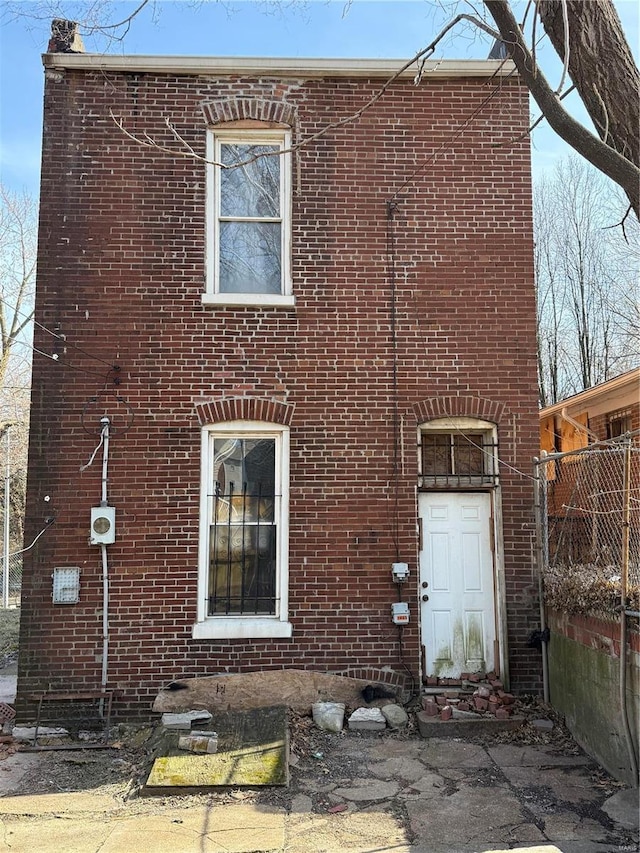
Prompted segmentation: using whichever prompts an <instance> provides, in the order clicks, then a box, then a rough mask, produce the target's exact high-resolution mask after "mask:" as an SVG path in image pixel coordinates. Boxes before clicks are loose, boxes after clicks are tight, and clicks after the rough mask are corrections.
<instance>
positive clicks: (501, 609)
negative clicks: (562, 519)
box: [415, 417, 510, 690]
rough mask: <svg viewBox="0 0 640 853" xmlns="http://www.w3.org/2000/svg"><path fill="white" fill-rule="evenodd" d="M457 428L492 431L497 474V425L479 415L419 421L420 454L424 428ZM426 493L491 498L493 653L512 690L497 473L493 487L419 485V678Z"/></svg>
mask: <svg viewBox="0 0 640 853" xmlns="http://www.w3.org/2000/svg"><path fill="white" fill-rule="evenodd" d="M456 430H482V431H483V432H486V433H487V434H488V435H489V434H490V435H491V437H492V438H493V444H494V446H495V448H496V456H495V459H494V465H495V471H496V473H497V470H498V468H497V462H498V460H497V446H498V443H497V438H498V435H497V432H498V431H497V425H496V424H495V423H491V422H489V421H484V420H481V419H479V418H469V417H459V418H457V417H456V418H453V417H448V418H438V419H436V420H432V421H428V422H427V423H423V424H420V425H419V426H418V432H417V435H418V440H417V445H418V455H420V448H421V436H422V433H423V432H425V431H427V432H428V431H440V432H442V431H456ZM418 472H419V474H420V475H421V474H422V471H421V462H420V460H419V463H418ZM424 492H446V493H451V492H456V493H459V492H488V493H489V495H490V497H491V508H490V511H491V518H492V520H493V524H492V529H491V530H490V533H491V538H492V551H493V588H494V608H495V614H494V617H495V630H496V641H497V644H498V654H497V655H496V656H494V657H495V658H496V661H495V662H496V663H497V664H498V666H499V668H500V669H499V671H500V680H501V681H502V682H503V684H504V685H505V688H506V689H507V690H508V689H509V680H510V674H509V649H508V644H507V636H508V635H507V605H506V602H507V599H506V582H505V566H504V535H503V529H504V528H503V516H502V489H501V486H500V480H499V478H498V477H497V476H496V477H495V481H494V485H492V486H490V487H487V486H485V487H476V488H474V487H473V485H472V484H470V485H469V486H468V487H467V488H442V486H440V487H437V486H434V487H429V486H428V485H424V482H423V483H422V484H421V486H420V487H416V490H415V511H416V557H415V559H416V563H415V565H416V567H417V570H416V599H417V612H418V618H417V621H418V637H419V649H420V660H419V670H420V681H421V682H422V683H423V679H424V678H425V677H426V673H425V672H424V662H425V657H424V655H423V652H422V649H423V643H422V638H423V633H422V613H421V610H422V609H421V606H420V605H421V592H422V590H421V587H420V569H419V567H420V524H421V519H420V510H419V506H418V500H419V495H420V494H422V493H424Z"/></svg>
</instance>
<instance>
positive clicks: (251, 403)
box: [194, 397, 294, 426]
mask: <svg viewBox="0 0 640 853" xmlns="http://www.w3.org/2000/svg"><path fill="white" fill-rule="evenodd" d="M194 406H195V410H196V414H197V416H198V421H199V422H200V426H207V425H209V424H218V423H224V422H225V421H265V422H266V423H271V424H282V425H283V426H289V424H290V423H291V419H292V417H293V409H294V407H293V405H292V404H291V403H284V402H283V401H282V400H276V399H275V398H273V397H210V398H207V399H205V400H195V401H194Z"/></svg>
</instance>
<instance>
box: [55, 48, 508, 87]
mask: <svg viewBox="0 0 640 853" xmlns="http://www.w3.org/2000/svg"><path fill="white" fill-rule="evenodd" d="M406 62H407V60H406V59H322V58H319V59H294V58H280V57H244V56H242V57H238V56H120V55H115V54H101V53H45V54H43V56H42V63H43V65H44V67H45V68H57V69H69V70H72V69H81V70H85V71H90V70H101V71H115V72H118V71H120V72H128V73H153V74H191V75H204V76H208V75H216V76H236V75H241V76H256V75H268V76H269V75H273V76H277V77H298V78H299V77H303V78H306V79H309V78H313V77H317V78H323V77H380V78H389V77H392V76H393V75H394V74H396V73H397V72H398V69H399V68H402V66H403V65H405V64H406ZM514 69H515V66H514V65H513V63H512V62H511V61H510V60H500V59H442V60H429V61H427V62H426V63H425V66H424V75H423V78H422V79H423V80H424V81H426V80H428V79H429V78H430V77H493V76H498V77H506V76H509V75H511V74H513V73H514ZM416 71H417V65H416V64H413V65H411V67H410V68H408V69H407V70H406V71H403V72H402V74H401V75H400V76H401V77H402V78H413V77H415V75H416Z"/></svg>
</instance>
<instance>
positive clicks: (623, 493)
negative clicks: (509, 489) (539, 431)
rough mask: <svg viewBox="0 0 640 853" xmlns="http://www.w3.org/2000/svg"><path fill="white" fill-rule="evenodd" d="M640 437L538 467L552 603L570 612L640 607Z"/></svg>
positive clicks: (548, 592)
mask: <svg viewBox="0 0 640 853" xmlns="http://www.w3.org/2000/svg"><path fill="white" fill-rule="evenodd" d="M639 440H640V436H638V435H634V436H631V437H630V436H626V437H624V438H623V439H621V440H619V441H616V442H613V441H610V442H602V443H599V444H593V445H590V446H589V447H585V448H584V449H582V450H575V451H570V452H568V453H554V454H550V455H549V456H544V457H542V458H541V459H540V460H537V461H536V475H537V483H538V523H539V532H540V549H541V563H542V573H543V578H544V589H545V600H546V603H547V604H548V605H550V606H551V607H553V608H554V609H556V610H560V611H563V612H568V613H593V612H605V613H613V612H615V611H616V610H617V609H618V610H619V608H620V605H621V603H622V595H623V594H624V595H625V599H626V601H625V603H626V606H627V607H628V608H631V609H633V610H638V609H639V606H640V444H639Z"/></svg>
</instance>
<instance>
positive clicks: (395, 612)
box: [391, 601, 409, 625]
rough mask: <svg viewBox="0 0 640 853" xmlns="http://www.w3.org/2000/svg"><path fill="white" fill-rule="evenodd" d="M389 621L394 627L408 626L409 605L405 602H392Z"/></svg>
mask: <svg viewBox="0 0 640 853" xmlns="http://www.w3.org/2000/svg"><path fill="white" fill-rule="evenodd" d="M391 621H392V622H393V624H394V625H408V624H409V605H408V604H407V602H406V601H394V602H393V604H392V605H391Z"/></svg>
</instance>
